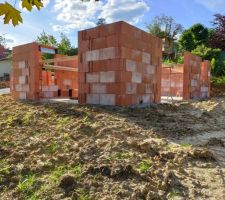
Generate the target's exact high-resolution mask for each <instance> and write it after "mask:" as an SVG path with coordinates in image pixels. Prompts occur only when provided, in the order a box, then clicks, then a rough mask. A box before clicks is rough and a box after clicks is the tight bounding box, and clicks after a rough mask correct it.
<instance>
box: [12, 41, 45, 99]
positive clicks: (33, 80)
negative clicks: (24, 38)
mask: <svg viewBox="0 0 225 200" xmlns="http://www.w3.org/2000/svg"><path fill="white" fill-rule="evenodd" d="M40 58H41V54H40V52H39V45H38V44H37V43H30V44H26V45H21V46H18V47H14V48H13V69H12V74H11V92H12V95H13V96H14V98H15V99H22V100H24V99H31V100H35V99H38V98H39V81H40V80H39V77H40V73H41V70H40V67H39V60H40Z"/></svg>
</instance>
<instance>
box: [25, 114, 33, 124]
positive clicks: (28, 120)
mask: <svg viewBox="0 0 225 200" xmlns="http://www.w3.org/2000/svg"><path fill="white" fill-rule="evenodd" d="M33 117H34V113H33V112H27V113H26V114H25V116H24V117H23V118H22V122H23V124H24V125H29V124H30V123H31V121H32V120H33Z"/></svg>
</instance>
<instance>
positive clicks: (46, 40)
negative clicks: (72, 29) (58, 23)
mask: <svg viewBox="0 0 225 200" xmlns="http://www.w3.org/2000/svg"><path fill="white" fill-rule="evenodd" d="M35 41H36V42H38V43H39V44H43V45H49V46H53V47H57V45H58V44H57V40H56V38H55V37H54V36H53V35H49V34H47V33H46V32H45V31H43V32H42V33H41V35H40V36H38V37H37V39H36V40H35Z"/></svg>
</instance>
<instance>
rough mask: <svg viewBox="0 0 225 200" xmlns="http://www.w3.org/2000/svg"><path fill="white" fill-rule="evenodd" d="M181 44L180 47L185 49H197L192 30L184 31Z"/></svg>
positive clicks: (180, 40)
mask: <svg viewBox="0 0 225 200" xmlns="http://www.w3.org/2000/svg"><path fill="white" fill-rule="evenodd" d="M179 45H180V49H181V50H183V51H192V50H193V49H195V47H196V45H195V40H194V35H193V33H192V32H191V31H190V30H186V31H184V32H183V34H182V35H181V36H180V39H179Z"/></svg>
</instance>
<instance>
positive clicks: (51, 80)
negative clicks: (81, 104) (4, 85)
mask: <svg viewBox="0 0 225 200" xmlns="http://www.w3.org/2000/svg"><path fill="white" fill-rule="evenodd" d="M44 53H45V54H50V55H52V56H53V57H54V59H49V60H46V61H44V60H42V55H43V54H44ZM60 57H61V55H58V54H57V51H56V49H55V48H53V47H49V46H44V45H39V44H37V43H30V44H26V45H21V46H18V47H14V48H13V70H12V73H11V93H12V95H13V96H14V98H15V99H21V100H26V99H27V100H28V99H29V100H38V99H41V98H54V97H78V72H77V71H78V69H77V66H78V60H77V57H63V58H60ZM52 63H54V65H52ZM61 65H62V66H61Z"/></svg>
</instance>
